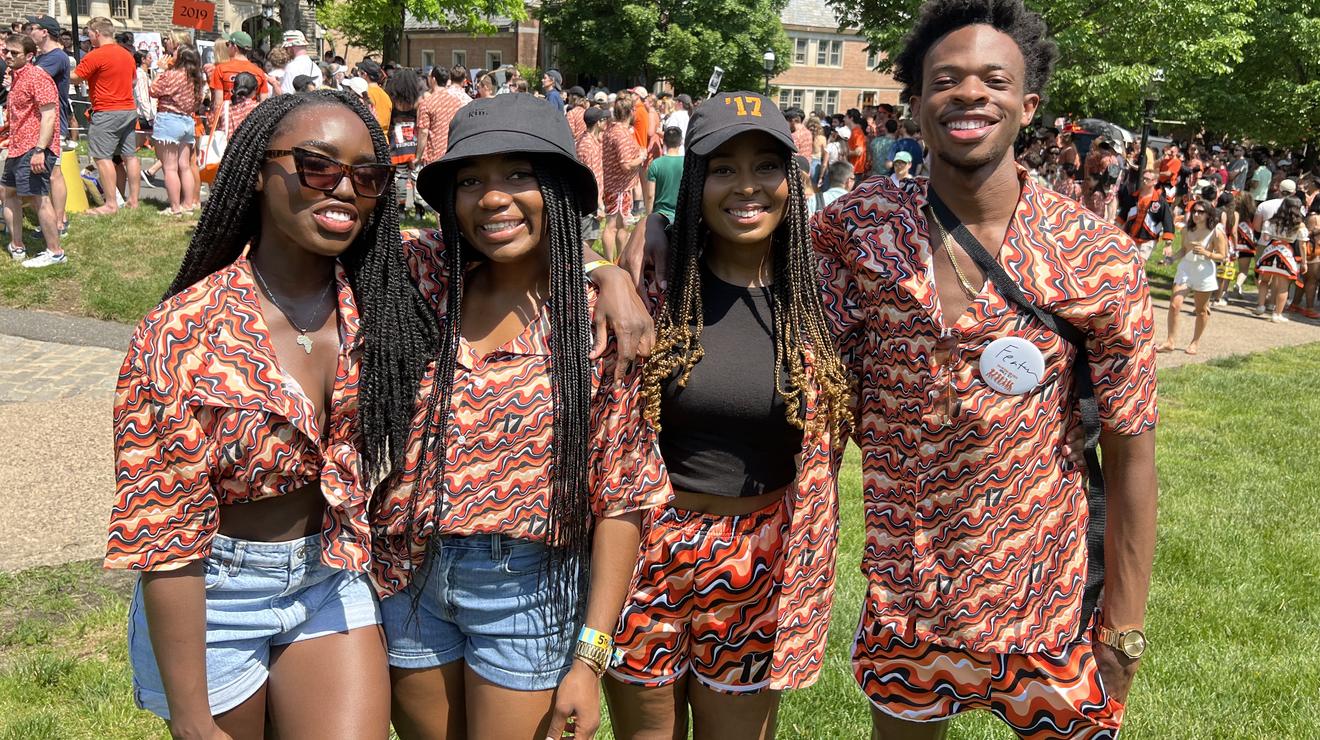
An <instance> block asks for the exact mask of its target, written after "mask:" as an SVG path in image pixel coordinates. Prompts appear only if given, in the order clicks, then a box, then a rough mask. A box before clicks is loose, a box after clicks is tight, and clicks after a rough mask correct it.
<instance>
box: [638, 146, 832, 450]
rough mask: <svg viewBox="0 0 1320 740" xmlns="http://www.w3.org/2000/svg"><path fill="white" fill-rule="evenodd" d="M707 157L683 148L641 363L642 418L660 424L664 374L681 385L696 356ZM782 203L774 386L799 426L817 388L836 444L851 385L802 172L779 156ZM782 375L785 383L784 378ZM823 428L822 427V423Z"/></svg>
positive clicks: (776, 245)
mask: <svg viewBox="0 0 1320 740" xmlns="http://www.w3.org/2000/svg"><path fill="white" fill-rule="evenodd" d="M706 167H707V157H703V156H699V155H694V154H692V153H690V152H689V153H688V155H687V156H686V158H685V159H684V161H683V179H682V181H681V182H680V184H679V189H678V202H677V203H676V207H675V209H674V214H675V219H674V226H673V230H672V231H671V233H670V249H671V250H673V251H672V257H671V258H670V261H669V284H668V286H667V289H666V294H665V301H664V308H663V310H662V311H661V312H660V316H659V319H658V321H657V326H656V334H657V341H656V346H655V348H654V349H653V350H652V351H651V357H650V359H649V360H648V361H647V364H646V372H645V377H644V379H643V383H642V392H643V395H644V396H645V402H646V416H647V418H648V419H649V420H651V422H652V423H654V424H656V426H657V427H659V424H660V401H661V397H662V394H663V386H664V384H665V383H666V382H667V381H668V380H669V379H670V378H675V377H676V378H677V381H678V383H679V384H680V385H684V384H686V383H687V381H688V379H689V378H690V377H691V374H692V368H693V367H695V366H696V364H697V363H698V362H700V361H701V358H702V356H703V355H704V354H705V351H704V350H703V349H702V347H701V330H702V327H703V322H704V313H703V308H702V301H701V261H702V258H703V254H704V252H705V250H706V243H707V239H708V238H709V229H708V228H707V226H706V220H705V217H704V216H703V215H702V210H701V201H702V194H703V191H704V190H705V187H706ZM784 172H785V177H786V178H787V180H788V201H787V203H786V204H785V212H784V217H783V220H782V221H781V222H780V224H779V227H778V228H776V229H775V232H774V235H773V237H772V241H771V247H770V249H771V255H772V256H773V260H774V282H773V283H772V285H771V286H770V290H769V297H770V313H771V319H772V325H773V329H774V342H775V365H776V366H777V368H778V369H779V372H776V373H775V377H776V380H775V385H776V390H777V392H778V394H779V396H780V397H781V398H782V399H783V400H784V406H785V413H786V415H787V417H788V421H789V423H791V424H793V425H794V426H798V427H801V426H803V412H804V410H805V398H806V396H805V394H806V393H807V391H808V386H809V384H810V383H813V382H814V383H815V385H816V387H817V388H818V390H819V391H820V408H819V410H818V413H819V416H818V418H819V420H820V424H821V425H829V428H830V430H831V431H832V432H833V433H834V435H835V441H842V439H843V437H844V435H843V434H842V432H843V430H844V429H845V427H846V425H847V424H848V419H849V415H848V407H849V401H850V393H851V383H850V380H849V377H848V372H847V370H846V368H845V367H844V365H843V362H842V360H841V359H840V358H839V351H838V349H837V348H836V346H835V343H834V340H833V337H832V335H831V333H830V330H829V325H828V324H827V323H826V321H825V310H824V307H823V306H822V304H821V298H820V295H821V290H820V279H819V275H818V271H817V267H816V262H815V257H814V255H813V253H812V250H811V241H810V234H809V232H808V230H807V207H806V198H805V196H804V191H803V188H802V175H801V170H800V169H799V168H798V166H797V163H796V162H795V161H794V160H793V158H792V157H786V158H785V160H784ZM807 348H810V349H811V351H812V352H813V357H814V360H815V361H814V363H813V367H812V372H811V373H810V377H809V374H808V372H807V367H806V364H805V357H804V350H805V349H807ZM785 374H786V375H787V376H788V382H787V384H785V383H784V378H783V376H784V375H785ZM822 428H823V426H822Z"/></svg>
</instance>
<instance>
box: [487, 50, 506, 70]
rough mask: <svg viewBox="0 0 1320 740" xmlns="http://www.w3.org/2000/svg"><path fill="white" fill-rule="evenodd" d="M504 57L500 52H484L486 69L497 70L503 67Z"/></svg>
mask: <svg viewBox="0 0 1320 740" xmlns="http://www.w3.org/2000/svg"><path fill="white" fill-rule="evenodd" d="M503 59H504V57H503V55H502V53H501V52H498V51H488V52H486V69H499V68H500V67H503V66H504V61H503Z"/></svg>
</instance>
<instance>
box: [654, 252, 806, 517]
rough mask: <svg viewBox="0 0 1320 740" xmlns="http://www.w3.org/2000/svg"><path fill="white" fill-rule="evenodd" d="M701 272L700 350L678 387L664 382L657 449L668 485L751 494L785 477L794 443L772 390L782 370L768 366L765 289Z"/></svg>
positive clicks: (798, 439)
mask: <svg viewBox="0 0 1320 740" xmlns="http://www.w3.org/2000/svg"><path fill="white" fill-rule="evenodd" d="M701 273H702V275H701V278H702V280H701V282H702V292H701V298H702V307H703V313H704V314H705V326H704V327H703V328H702V330H701V347H702V349H703V350H705V354H704V355H703V356H702V358H701V361H700V362H698V363H697V364H696V365H695V366H694V367H693V368H692V375H691V376H690V377H689V378H688V382H687V385H686V386H685V387H683V388H680V387H679V386H678V380H677V377H675V378H671V379H669V380H668V381H667V382H666V383H665V386H664V390H663V396H662V399H661V404H660V454H661V455H662V456H663V457H664V460H665V467H666V468H667V469H668V471H669V479H670V481H671V482H672V483H673V485H674V488H676V489H679V490H684V491H694V492H697V493H707V494H714V495H717V496H731V497H739V496H759V495H761V494H763V493H766V492H769V491H774V490H775V489H778V488H782V487H784V486H786V485H788V484H789V483H791V482H792V481H793V478H794V476H795V475H796V472H797V464H796V457H795V456H796V455H797V454H798V453H799V452H801V449H802V430H801V429H798V428H797V427H795V426H793V425H792V424H790V423H789V422H788V418H787V417H786V416H785V411H784V399H783V398H781V397H780V396H779V393H778V391H776V390H775V373H776V372H780V373H781V377H784V378H785V379H786V374H784V373H783V371H782V370H779V369H777V368H776V367H775V346H774V334H773V333H772V327H773V326H774V324H773V322H772V321H771V318H770V295H769V291H768V290H767V289H765V288H743V287H739V286H736V285H731V284H729V283H726V282H724V281H723V280H720V279H719V278H717V277H715V275H714V274H713V273H712V272H711V271H710V270H709V269H707V268H706V267H705V266H704V265H703V266H702V271H701Z"/></svg>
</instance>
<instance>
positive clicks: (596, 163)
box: [576, 132, 605, 198]
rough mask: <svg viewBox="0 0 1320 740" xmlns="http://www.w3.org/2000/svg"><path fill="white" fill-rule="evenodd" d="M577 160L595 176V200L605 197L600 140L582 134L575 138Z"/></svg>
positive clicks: (603, 165)
mask: <svg viewBox="0 0 1320 740" xmlns="http://www.w3.org/2000/svg"><path fill="white" fill-rule="evenodd" d="M576 149H577V158H578V161H579V162H581V163H582V164H585V165H586V166H587V169H589V170H591V174H593V175H595V176H596V192H597V193H598V195H597V196H596V197H597V198H604V197H605V160H604V158H603V156H602V154H601V149H600V139H597V138H596V137H595V136H591V135H590V134H587V133H585V132H584V133H583V134H582V135H581V136H579V137H577V146H576Z"/></svg>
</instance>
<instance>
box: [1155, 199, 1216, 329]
mask: <svg viewBox="0 0 1320 740" xmlns="http://www.w3.org/2000/svg"><path fill="white" fill-rule="evenodd" d="M1178 257H1179V259H1178V271H1177V274H1176V275H1175V276H1174V278H1173V298H1172V299H1170V301H1169V335H1168V338H1167V339H1165V340H1164V344H1161V345H1160V346H1159V347H1157V348H1156V351H1157V352H1172V351H1173V350H1174V349H1175V348H1176V347H1177V345H1178V320H1179V318H1181V316H1182V307H1183V302H1184V301H1186V300H1187V294H1188V293H1191V294H1192V299H1193V301H1195V308H1194V309H1193V315H1194V316H1195V317H1196V328H1195V330H1194V331H1193V333H1192V343H1191V344H1189V345H1187V354H1189V355H1194V354H1196V353H1198V352H1200V348H1201V336H1202V335H1204V334H1205V329H1206V327H1207V326H1209V325H1210V299H1211V298H1213V297H1214V294H1215V290H1217V289H1218V288H1219V279H1218V278H1217V277H1216V271H1217V269H1218V265H1217V263H1219V262H1223V261H1224V260H1225V259H1227V258H1228V234H1226V233H1225V232H1224V227H1223V225H1222V224H1221V223H1220V220H1219V213H1218V211H1216V210H1215V207H1214V205H1213V204H1212V203H1211V202H1210V201H1208V200H1205V199H1198V200H1193V201H1192V202H1191V204H1190V205H1188V206H1187V223H1186V226H1184V227H1183V231H1182V248H1181V249H1180V250H1179V254H1178Z"/></svg>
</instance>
